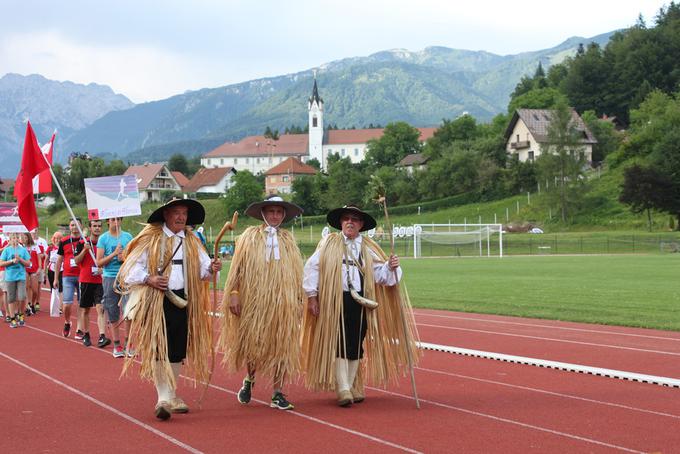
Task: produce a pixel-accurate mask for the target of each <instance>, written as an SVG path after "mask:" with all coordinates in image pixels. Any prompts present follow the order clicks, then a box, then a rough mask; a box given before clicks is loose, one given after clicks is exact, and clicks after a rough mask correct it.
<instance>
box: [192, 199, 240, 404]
mask: <svg viewBox="0 0 680 454" xmlns="http://www.w3.org/2000/svg"><path fill="white" fill-rule="evenodd" d="M237 222H238V211H234V215H233V216H232V217H231V221H227V222H226V223H225V224H224V225H223V226H222V229H221V230H220V233H218V234H217V237H216V238H215V244H214V246H213V259H217V257H218V254H219V250H218V249H219V245H220V240H221V239H222V237H223V236H224V234H225V233H227V231H229V230H234V229H235V228H236V223H237ZM212 284H213V297H212V313H213V316H214V315H215V307H216V306H217V273H215V274H213V281H212ZM211 325H212V324H211ZM210 329H211V330H212V326H211V327H210ZM213 334H214V332H213ZM210 354H211V357H210V374H208V381H206V382H205V387H204V388H203V391H202V392H201V397H199V398H198V406H199V408H200V406H201V403H202V402H203V398H204V397H205V393H206V392H207V391H208V386H210V380H211V379H212V374H213V371H214V370H215V345H214V343H213V345H211V352H210Z"/></svg>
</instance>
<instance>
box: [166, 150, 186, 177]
mask: <svg viewBox="0 0 680 454" xmlns="http://www.w3.org/2000/svg"><path fill="white" fill-rule="evenodd" d="M168 169H170V170H171V171H173V172H182V173H183V174H184V175H185V176H186V175H188V174H189V163H188V162H187V158H186V157H184V155H183V154H181V153H175V154H173V155H172V156H170V159H169V160H168Z"/></svg>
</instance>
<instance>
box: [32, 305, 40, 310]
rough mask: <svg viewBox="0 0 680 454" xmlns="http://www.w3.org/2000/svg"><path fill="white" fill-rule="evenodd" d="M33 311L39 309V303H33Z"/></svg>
mask: <svg viewBox="0 0 680 454" xmlns="http://www.w3.org/2000/svg"><path fill="white" fill-rule="evenodd" d="M33 311H34V312H39V311H40V303H35V306H34V307H33Z"/></svg>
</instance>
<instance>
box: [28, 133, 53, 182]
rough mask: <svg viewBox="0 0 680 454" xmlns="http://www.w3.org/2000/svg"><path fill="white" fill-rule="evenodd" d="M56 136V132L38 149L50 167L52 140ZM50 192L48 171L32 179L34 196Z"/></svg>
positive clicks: (50, 180)
mask: <svg viewBox="0 0 680 454" xmlns="http://www.w3.org/2000/svg"><path fill="white" fill-rule="evenodd" d="M56 136H57V131H54V132H53V133H52V138H51V139H50V141H49V142H47V143H46V144H45V145H43V146H42V147H40V150H41V151H42V153H43V154H44V155H45V157H46V158H47V162H49V163H50V165H52V152H53V150H54V138H55V137H56ZM50 192H52V175H51V174H50V171H49V169H48V170H45V171H44V172H42V173H41V174H40V175H38V176H37V177H35V178H33V193H34V194H49V193H50Z"/></svg>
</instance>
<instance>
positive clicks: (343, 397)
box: [338, 389, 354, 407]
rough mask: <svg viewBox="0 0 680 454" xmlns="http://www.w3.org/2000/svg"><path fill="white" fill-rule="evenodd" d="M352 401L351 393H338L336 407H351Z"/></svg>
mask: <svg viewBox="0 0 680 454" xmlns="http://www.w3.org/2000/svg"><path fill="white" fill-rule="evenodd" d="M353 400H354V397H352V393H351V392H349V391H348V390H346V389H343V390H340V391H338V406H340V407H349V406H351V405H352V401H353Z"/></svg>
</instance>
